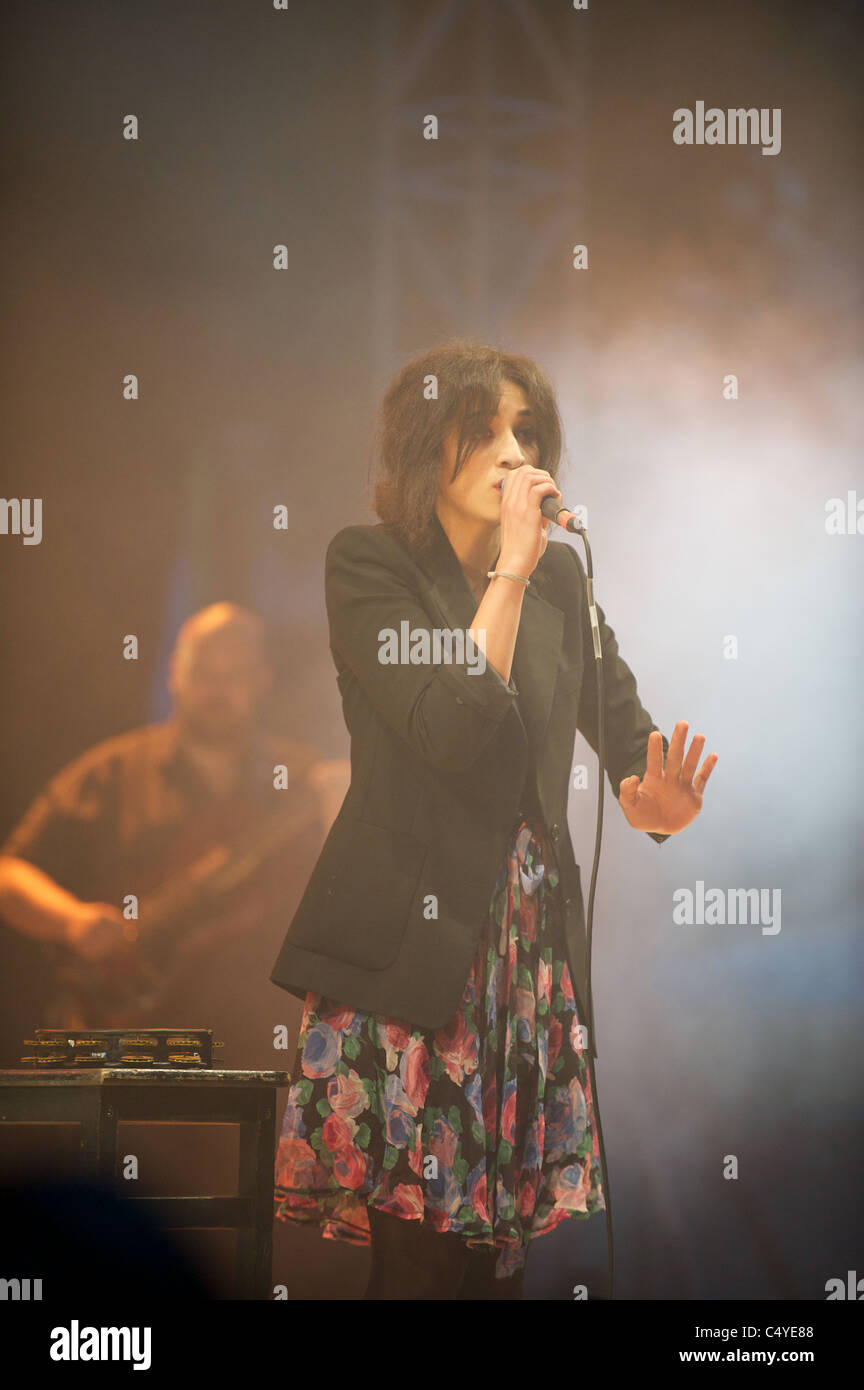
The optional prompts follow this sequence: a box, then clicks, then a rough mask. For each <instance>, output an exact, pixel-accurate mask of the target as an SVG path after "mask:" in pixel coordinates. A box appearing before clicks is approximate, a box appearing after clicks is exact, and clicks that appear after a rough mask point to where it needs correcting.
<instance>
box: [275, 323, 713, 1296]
mask: <svg viewBox="0 0 864 1390" xmlns="http://www.w3.org/2000/svg"><path fill="white" fill-rule="evenodd" d="M560 452H561V424H560V418H559V414H558V409H557V406H556V403H555V398H554V395H553V392H552V389H551V387H550V385H549V383H548V381H547V380H546V378H545V376H544V375H543V373H542V372H541V371H540V369H539V368H538V367H537V366H536V365H535V363H534V362H532V361H530V360H529V359H528V358H525V357H521V356H514V355H512V354H508V353H505V352H500V351H497V350H496V349H494V348H490V347H484V346H480V345H477V344H474V343H464V342H456V343H449V344H446V345H444V346H442V347H439V348H436V349H434V350H432V351H430V352H428V353H426V354H424V355H423V356H421V357H419V358H417V359H415V360H413V361H411V362H409V363H408V364H407V365H406V366H405V367H404V368H403V369H402V371H401V372H400V373H399V374H398V376H397V377H396V378H395V380H394V381H393V383H392V385H391V386H390V388H389V390H388V392H387V394H386V397H385V400H384V404H383V410H382V417H381V440H380V465H379V467H380V471H379V476H378V480H377V486H376V490H375V509H376V511H377V513H378V516H379V517H380V518H381V520H380V523H379V524H378V525H375V526H348V527H345V528H344V529H343V530H341V531H339V532H338V534H337V535H336V536H335V537H334V538H333V540H332V541H331V543H330V546H329V549H328V551H327V561H326V579H325V588H326V600H327V613H328V618H329V624H330V646H331V650H332V654H333V659H334V662H335V665H336V671H337V681H338V685H339V690H340V692H341V696H342V705H343V711H344V716H345V721H346V724H347V727H348V730H349V733H350V736H351V785H350V787H349V790H348V793H347V795H346V797H345V801H344V803H343V805H342V808H341V810H340V812H339V815H338V816H337V818H336V820H335V822H334V824H333V827H332V829H331V831H330V834H329V835H328V837H327V840H326V842H325V845H324V848H323V850H322V853H321V856H320V858H319V860H318V863H317V864H316V866H315V869H314V871H313V873H312V877H311V879H310V881H309V884H308V886H307V889H306V892H305V894H304V896H303V899H302V901H301V903H300V906H299V908H298V910H297V913H296V914H295V916H294V919H293V921H292V922H291V925H290V927H289V929H288V932H287V936H286V938H285V943H284V945H283V948H282V951H281V953H280V955H279V958H278V960H277V962H276V965H275V966H274V969H273V973H272V976H271V978H272V979H273V980H274V982H275V983H276V984H278V985H281V986H282V987H283V988H285V989H287V990H289V991H290V992H291V993H292V994H294V995H296V996H297V997H298V998H301V999H303V1001H304V1009H303V1017H302V1022H301V1027H300V1034H299V1040H298V1051H297V1056H296V1059H295V1063H294V1070H293V1074H292V1086H291V1090H290V1093H289V1099H288V1104H287V1107H286V1110H285V1116H284V1121H283V1126H282V1133H281V1139H280V1143H279V1150H278V1155H277V1161H276V1201H277V1215H278V1216H279V1217H280V1218H282V1219H283V1220H290V1221H297V1222H314V1223H316V1224H317V1225H318V1226H319V1227H320V1229H321V1232H322V1234H323V1235H324V1236H325V1237H326V1238H329V1239H334V1240H343V1241H348V1242H351V1243H353V1244H356V1245H366V1244H368V1243H369V1241H370V1238H371V1242H372V1269H371V1277H370V1281H369V1286H368V1289H367V1291H366V1295H365V1297H366V1298H369V1299H388V1298H402V1299H405V1298H408V1299H457V1298H462V1299H467V1298H516V1299H518V1298H521V1296H522V1280H523V1275H524V1269H525V1261H526V1256H527V1250H528V1244H529V1242H530V1241H531V1240H533V1239H534V1238H535V1237H536V1236H539V1235H543V1234H545V1233H546V1232H548V1231H551V1230H553V1229H554V1228H555V1227H556V1226H557V1225H558V1224H559V1222H561V1221H563V1220H564V1219H565V1218H567V1217H579V1218H581V1219H585V1218H587V1217H588V1216H590V1215H591V1213H592V1212H595V1211H598V1210H602V1209H603V1208H604V1207H605V1200H604V1194H603V1184H602V1181H601V1177H602V1174H601V1165H600V1148H599V1141H598V1131H597V1124H596V1114H595V1109H594V1087H593V1077H592V1059H593V1057H594V1055H595V1054H596V1046H595V1039H594V1037H593V1036H591V1035H590V1034H589V1033H588V1031H587V1029H588V1027H589V1026H590V1019H589V1018H588V1015H587V1006H586V1000H587V999H588V998H589V992H588V979H587V970H586V940H585V924H584V909H583V901H582V890H581V882H580V875H579V868H578V866H577V864H576V863H575V860H574V856H573V849H572V845H571V843H570V836H569V832H568V829H567V793H568V787H569V782H570V770H571V759H572V753H573V744H574V738H575V733H576V730H577V729H578V730H580V731H581V733H582V734H584V736H585V738H586V739H587V741H588V743H589V744H590V745H591V746H592V748H594V750H595V751H596V750H597V744H598V717H597V716H598V710H597V689H596V676H595V665H594V653H593V645H592V637H591V626H590V620H589V610H588V602H587V596H586V591H585V573H584V570H583V567H582V564H581V562H580V560H579V558H578V556H577V554H576V551H575V549H573V548H572V547H571V546H569V545H567V544H566V543H561V542H554V543H552V544H549V543H548V541H549V538H548V535H547V530H548V525H549V523H548V521H547V520H546V518H545V517H543V516H542V514H541V511H540V504H541V502H542V500H543V499H544V497H547V496H553V497H556V498H559V497H560V495H561V494H560V492H559V490H558V488H557V486H556V483H555V475H556V472H557V468H558V464H559V459H560ZM599 618H600V636H601V644H602V653H603V663H602V666H603V680H604V690H605V745H606V766H607V769H608V775H609V778H610V781H611V783H612V786H613V789H614V790H615V791H616V793H617V794H618V797H619V804H620V805H621V809H622V811H623V812H624V815H625V816H626V818H627V820H628V821H629V822H630V824H631V825H632V826H633V827H634V828H635V829H637V830H640V831H644V832H646V833H648V834H649V835H651V836H652V838H653V839H655V840H657V841H658V842H660V841H662V840H664V839H666V838H667V836H668V835H671V834H675V833H676V832H678V831H680V830H682V829H683V828H684V827H685V826H686V825H688V824H689V823H690V821H692V820H693V818H694V817H695V816H696V815H697V814H698V812H699V809H700V807H701V803H702V792H703V790H704V787H705V784H706V782H707V780H708V777H709V776H710V773H711V771H712V769H713V766H714V764H715V762H716V760H717V759H716V755H715V754H713V753H712V754H711V755H709V756H708V757H707V758H706V759H705V761H704V762H703V763H702V766H701V768H700V770H699V772H698V773H697V772H696V768H697V764H698V762H699V758H700V756H701V753H702V748H703V745H704V742H705V740H704V738H703V737H702V736H701V735H697V736H696V737H694V738H693V740H692V742H691V744H690V749H689V752H688V753H687V756H686V758H685V756H684V748H685V742H686V736H687V727H688V726H687V725H686V724H685V723H683V722H682V723H679V724H677V725H676V727H675V731H674V733H673V735H672V738H671V741H670V742H669V743H668V744H667V741H666V739H665V738H663V737H662V735H661V734H660V732H659V730H658V729H657V728H656V726H655V725H654V724H653V723H652V721H651V718H650V716H649V715H648V713H647V712H646V710H645V709H644V708H643V706H642V704H641V702H640V700H639V697H638V694H637V689H636V682H635V680H634V677H633V675H632V673H631V671H630V670H629V668H628V667H627V666H626V665H625V663H624V661H623V660H622V659H621V657H620V656H619V655H618V648H617V644H616V641H615V636H614V633H613V632H612V630H611V628H609V627H608V626H607V624H606V621H605V617H604V615H603V611H602V609H600V610H599ZM664 756H665V767H664ZM694 774H695V775H694Z"/></svg>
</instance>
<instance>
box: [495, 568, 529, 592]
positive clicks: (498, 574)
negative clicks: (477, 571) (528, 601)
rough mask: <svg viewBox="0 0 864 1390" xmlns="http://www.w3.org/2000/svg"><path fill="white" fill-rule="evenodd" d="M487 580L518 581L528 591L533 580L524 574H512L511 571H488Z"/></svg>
mask: <svg viewBox="0 0 864 1390" xmlns="http://www.w3.org/2000/svg"><path fill="white" fill-rule="evenodd" d="M486 578H487V579H518V580H519V583H520V584H524V585H525V587H526V589H527V588H528V587H529V586H530V584H531V580H530V579H526V578H525V576H524V574H511V573H510V571H509V570H487V571H486Z"/></svg>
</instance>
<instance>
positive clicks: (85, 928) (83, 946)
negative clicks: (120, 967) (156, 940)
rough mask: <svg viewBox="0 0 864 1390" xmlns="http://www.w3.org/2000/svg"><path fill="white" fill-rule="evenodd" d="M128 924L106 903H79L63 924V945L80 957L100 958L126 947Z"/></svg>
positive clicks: (117, 954) (123, 949) (88, 958)
mask: <svg viewBox="0 0 864 1390" xmlns="http://www.w3.org/2000/svg"><path fill="white" fill-rule="evenodd" d="M129 926H130V923H129V922H127V921H126V919H125V918H124V916H123V914H122V912H120V910H119V909H118V908H116V907H112V905H111V904H110V903H81V906H80V911H77V912H75V913H74V915H73V916H71V917H70V918H69V919H68V921H67V923H66V945H68V946H71V947H72V949H73V950H74V951H77V952H78V954H79V955H80V956H82V957H83V958H84V960H90V961H100V960H106V959H108V958H113V957H116V956H119V955H122V954H123V953H124V952H128V950H129V941H128V937H127V935H126V932H127V929H128V927H129Z"/></svg>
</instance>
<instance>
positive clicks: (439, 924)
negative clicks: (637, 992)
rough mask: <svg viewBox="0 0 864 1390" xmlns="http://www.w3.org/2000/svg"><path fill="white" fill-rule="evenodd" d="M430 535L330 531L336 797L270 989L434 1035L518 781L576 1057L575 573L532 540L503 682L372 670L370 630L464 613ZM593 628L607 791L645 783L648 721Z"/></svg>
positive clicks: (446, 545)
mask: <svg viewBox="0 0 864 1390" xmlns="http://www.w3.org/2000/svg"><path fill="white" fill-rule="evenodd" d="M433 525H434V529H435V543H434V546H433V548H432V550H431V551H430V552H429V553H427V554H426V555H424V556H423V557H422V558H420V557H419V556H416V555H414V554H413V553H412V552H411V551H409V550H408V549H407V548H406V547H405V546H403V544H402V543H401V542H400V541H399V540H398V539H397V538H396V537H395V536H394V535H393V534H392V533H391V532H390V531H389V530H388V529H387V528H386V527H384V526H383V525H378V526H346V527H345V528H344V529H343V530H341V531H339V532H338V533H337V535H335V536H334V537H333V540H332V541H331V542H330V545H329V547H328V550H327V559H326V579H325V592H326V601H327V613H328V617H329V622H330V648H331V652H332V655H333V660H334V662H335V664H336V671H337V682H338V685H339V690H340V692H341V695H342V707H343V711H344V716H345V722H346V724H347V726H348V730H349V733H350V735H351V784H350V786H349V789H348V792H347V794H346V797H345V800H344V802H343V804H342V807H341V809H340V811H339V814H338V816H337V817H336V820H335V821H334V823H333V826H332V828H331V830H330V833H329V835H328V836H327V839H326V841H325V843H324V847H323V850H322V852H321V855H320V857H319V859H318V862H317V864H316V866H315V868H314V870H313V872H312V876H311V878H310V880H309V883H308V885H307V888H306V891H305V893H304V895H303V898H302V899H301V901H300V904H299V907H298V909H297V911H296V913H295V915H294V917H293V919H292V921H291V924H290V926H289V928H288V932H287V935H286V937H285V941H284V944H283V946H282V950H281V952H280V954H279V957H278V959H277V961H276V964H275V966H274V968H273V971H272V973H271V976H270V978H271V980H273V982H274V983H275V984H277V985H280V986H282V988H283V989H286V990H288V991H289V992H290V993H291V994H294V995H296V996H297V997H298V998H301V999H302V998H304V996H305V993H306V991H307V990H312V991H315V992H317V993H320V994H323V995H326V996H328V997H329V998H332V999H336V1000H339V1001H341V1002H342V1003H344V1004H346V1005H350V1006H351V1007H353V1008H359V1009H364V1010H367V1011H369V1012H372V1013H378V1014H386V1015H387V1016H389V1017H391V1018H398V1019H402V1020H405V1021H406V1022H408V1023H410V1024H411V1025H413V1026H415V1027H416V1026H420V1027H424V1028H437V1027H440V1026H441V1025H443V1024H444V1023H446V1022H447V1021H448V1019H450V1017H451V1016H452V1015H453V1013H454V1012H455V1010H456V1008H457V1007H458V1005H459V1002H460V1000H461V997H462V991H463V988H464V985H465V981H466V979H467V977H468V972H469V969H470V967H471V961H472V958H473V956H474V952H475V949H476V946H477V941H478V938H479V935H480V933H481V931H482V930H483V927H484V924H485V921H486V916H487V911H488V907H489V900H490V897H491V894H492V890H493V888H494V885H495V879H496V876H497V874H498V870H499V867H500V865H501V862H502V859H503V857H504V854H505V852H506V846H507V841H508V837H509V835H510V833H511V831H512V829H513V827H514V821H515V819H516V817H517V815H518V814H519V813H520V811H521V809H522V806H523V803H526V799H527V797H528V796H529V794H530V788H531V787H532V786H534V787H536V795H537V797H538V798H539V805H540V808H541V809H542V812H543V814H544V818H545V822H546V828H547V831H548V835H549V837H550V838H551V841H552V844H553V846H554V849H555V852H556V854H557V857H558V867H559V872H560V875H561V887H560V892H561V897H562V899H563V903H564V913H565V935H566V942H565V945H566V949H567V955H568V963H569V965H570V970H571V976H572V980H573V986H574V990H575V992H576V1001H577V1006H578V1007H579V1008H580V1017H581V1019H582V1022H583V1023H585V1024H586V1025H588V1027H589V1037H588V1043H589V1050H590V1051H591V1053H592V1054H593V1055H596V1039H595V1037H594V1032H593V1028H592V1027H591V1020H590V1018H589V1016H588V1012H587V1010H588V1005H589V999H590V995H589V981H588V979H587V971H586V944H587V943H586V936H585V918H584V906H583V899H582V889H581V881H580V872H579V867H578V865H577V864H576V862H575V859H574V855H573V847H572V844H571V840H570V834H569V830H568V826H567V793H568V788H569V783H570V772H571V760H572V755H573V744H574V739H575V731H576V729H579V730H580V732H581V733H583V734H584V736H585V738H586V739H587V741H588V743H589V744H590V745H591V747H592V748H594V750H595V752H596V748H597V685H596V680H597V677H596V672H595V665H594V654H593V646H592V641H591V628H590V622H589V616H588V604H587V596H586V590H585V571H584V569H583V567H582V563H581V561H580V559H579V557H578V555H577V554H576V551H575V550H574V549H573V548H572V547H571V546H569V545H567V544H564V543H562V542H556V541H550V543H549V544H548V546H547V548H546V551H545V553H544V554H543V555H542V556H541V558H540V561H539V564H538V565H537V568H536V569H535V571H534V574H533V575H532V576H531V585H530V587H529V588H528V589H527V590H526V593H525V598H524V601H523V606H522V614H521V618H520V623H519V632H518V635H517V640H516V648H515V653H514V659H513V669H512V673H511V679H510V681H509V683H507V684H505V683H504V681H503V680H502V679H501V677H500V676H499V674H498V673H497V671H495V670H494V668H493V667H492V666H491V665H488V664H487V665H486V668H485V670H484V671H483V672H482V673H477V672H474V673H472V672H471V671H470V669H469V667H470V664H471V662H470V660H469V662H468V663H467V664H465V663H463V664H462V665H458V664H455V662H449V663H448V662H447V661H446V660H439V664H437V665H434V664H425V665H408V664H402V665H386V664H382V663H381V662H380V661H379V649H380V647H381V640H380V639H379V633H381V632H382V630H383V629H386V628H389V629H394V630H395V632H397V633H399V632H400V631H401V629H400V624H401V623H403V622H405V621H407V623H408V625H409V629H410V630H412V631H414V630H416V629H419V628H424V629H427V630H429V629H434V628H439V629H441V628H449V629H461V630H462V631H463V632H464V631H465V630H466V629H467V628H468V627H469V626H470V624H471V622H472V620H473V617H474V613H475V611H476V608H477V604H476V600H475V599H474V596H473V594H472V593H471V589H470V587H469V585H468V582H467V580H466V578H465V576H464V573H463V571H462V567H461V565H460V564H459V561H458V559H457V557H456V554H455V552H454V550H453V548H452V546H451V545H450V542H449V540H448V538H447V534H446V532H445V531H444V529H443V527H442V526H441V524H440V522H439V521H438V519H437V516H436V517H435V518H434V522H433ZM501 582H502V583H504V582H506V581H504V580H502V581H501ZM599 617H600V621H601V642H602V651H603V669H604V682H605V691H606V730H605V731H606V740H605V741H606V766H607V771H608V776H609V780H610V782H611V784H612V788H613V790H614V792H615V794H616V797H617V794H618V788H619V784H620V782H621V780H622V779H623V778H624V777H629V776H631V775H633V774H634V773H638V774H640V775H641V774H642V773H643V772H644V771H645V764H646V754H647V741H648V735H649V733H650V732H651V730H652V729H654V728H655V727H656V726H655V725H654V724H653V723H652V722H651V718H650V716H649V715H648V714H647V712H646V711H645V709H644V708H643V707H642V705H641V703H640V701H639V696H638V694H637V690H636V681H635V679H634V677H633V674H632V672H631V671H630V669H629V667H628V666H626V665H625V663H624V661H622V659H621V657H620V656H619V655H618V646H617V643H616V641H615V635H614V633H613V631H612V629H611V628H609V627H608V626H607V625H606V622H605V618H604V615H603V610H602V609H599ZM438 655H439V657H440V655H441V653H440V651H439V653H438ZM663 745H664V753H665V750H666V748H667V747H668V743H667V740H666V739H665V738H664V740H663ZM526 776H527V784H526ZM535 778H536V780H535ZM667 838H668V836H666V835H652V839H655V840H656V841H658V843H659V842H661V841H662V840H665V839H667Z"/></svg>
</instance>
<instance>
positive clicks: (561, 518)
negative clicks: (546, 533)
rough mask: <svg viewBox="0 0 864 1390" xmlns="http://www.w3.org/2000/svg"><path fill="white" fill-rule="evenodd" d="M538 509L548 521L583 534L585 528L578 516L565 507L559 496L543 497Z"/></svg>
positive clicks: (566, 529)
mask: <svg viewBox="0 0 864 1390" xmlns="http://www.w3.org/2000/svg"><path fill="white" fill-rule="evenodd" d="M540 510H541V512H542V513H543V515H544V516H548V518H549V520H550V521H554V522H556V523H557V524H558V525H559V526H563V527H564V530H565V531H578V532H579V533H580V534H584V530H585V528H584V527H583V525H582V523H581V522H580V520H579V518H578V516H577V515H576V513H575V512H571V511H570V510H569V509H568V508H567V507H565V506H564V504H563V502H562V501H561V500H560V498H558V497H544V498H543V501H542V502H541V503H540Z"/></svg>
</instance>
